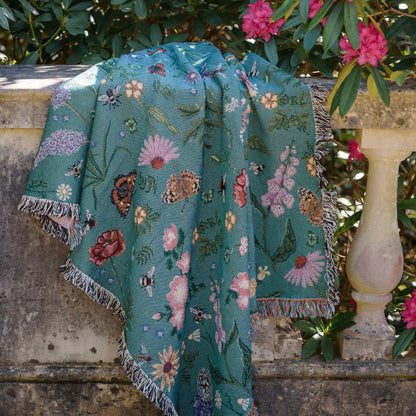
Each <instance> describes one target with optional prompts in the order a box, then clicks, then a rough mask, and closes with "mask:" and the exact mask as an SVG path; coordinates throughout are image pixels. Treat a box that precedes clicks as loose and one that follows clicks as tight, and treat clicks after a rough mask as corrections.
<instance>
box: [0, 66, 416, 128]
mask: <svg viewBox="0 0 416 416" xmlns="http://www.w3.org/2000/svg"><path fill="white" fill-rule="evenodd" d="M87 68H88V67H87V66H81V65H76V66H72V65H54V66H47V65H35V66H31V65H15V66H7V65H4V66H0V128H43V126H44V124H45V121H46V114H47V110H48V106H49V101H50V98H51V96H52V93H53V91H54V89H55V88H56V86H57V85H59V84H60V83H61V82H63V81H65V80H67V79H69V78H72V77H74V76H76V75H78V74H79V73H81V72H82V71H85V70H86V69H87ZM302 81H304V82H305V83H306V84H310V83H317V82H318V83H320V84H321V85H322V87H323V88H324V89H326V90H327V91H328V93H329V91H330V90H331V89H332V87H333V85H334V83H335V81H334V80H328V79H318V78H302ZM389 89H390V97H391V104H390V107H386V106H385V105H384V104H383V102H382V101H381V99H380V98H379V97H376V98H374V99H372V98H370V96H369V94H368V92H367V89H366V86H365V82H363V83H362V84H361V88H360V91H359V94H358V97H357V100H356V102H355V104H354V106H353V107H352V109H351V110H350V111H349V113H348V114H347V115H346V116H345V117H343V118H341V117H340V116H339V114H338V112H337V113H336V114H334V115H333V116H332V127H333V128H349V129H364V128H371V129H416V80H410V81H407V82H406V83H405V85H404V86H403V87H399V86H397V85H393V84H392V85H391V86H390V88H389Z"/></svg>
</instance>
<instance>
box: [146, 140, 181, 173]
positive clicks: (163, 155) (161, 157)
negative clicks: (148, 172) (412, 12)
mask: <svg viewBox="0 0 416 416" xmlns="http://www.w3.org/2000/svg"><path fill="white" fill-rule="evenodd" d="M173 144H174V143H173V142H170V141H169V140H168V139H165V138H164V137H159V135H157V134H156V135H155V137H154V138H153V137H152V136H149V139H148V140H145V141H144V148H143V147H142V148H141V151H140V156H139V163H138V165H139V166H144V165H150V166H151V167H152V168H153V169H156V170H159V169H162V168H163V166H164V165H165V163H169V162H170V161H171V160H174V159H176V158H178V157H179V156H180V155H179V153H175V152H176V151H177V150H178V148H177V147H173V148H172V146H173Z"/></svg>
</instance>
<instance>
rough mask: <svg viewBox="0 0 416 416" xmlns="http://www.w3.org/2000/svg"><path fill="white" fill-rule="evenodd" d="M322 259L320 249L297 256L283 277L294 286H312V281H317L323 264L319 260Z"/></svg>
mask: <svg viewBox="0 0 416 416" xmlns="http://www.w3.org/2000/svg"><path fill="white" fill-rule="evenodd" d="M324 259H325V257H324V256H321V252H320V251H315V253H308V254H307V255H306V256H298V257H296V259H295V267H294V268H293V269H291V270H289V271H288V272H287V273H286V275H285V276H284V277H283V279H285V280H287V281H288V282H289V283H292V284H294V285H295V286H299V284H301V285H302V287H303V288H306V286H313V284H314V283H318V277H319V274H320V273H321V272H322V270H323V267H324V264H325V263H324V262H323V261H321V260H324Z"/></svg>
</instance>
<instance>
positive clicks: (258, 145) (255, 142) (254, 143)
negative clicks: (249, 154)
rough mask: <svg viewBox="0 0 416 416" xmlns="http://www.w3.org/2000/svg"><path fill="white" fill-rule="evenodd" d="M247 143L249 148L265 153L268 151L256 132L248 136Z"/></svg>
mask: <svg viewBox="0 0 416 416" xmlns="http://www.w3.org/2000/svg"><path fill="white" fill-rule="evenodd" d="M248 145H249V146H250V149H252V150H258V151H259V152H262V153H266V154H269V153H270V152H269V149H268V148H267V146H266V144H265V143H264V141H263V139H262V138H261V136H259V135H258V134H255V135H254V136H251V137H249V139H248Z"/></svg>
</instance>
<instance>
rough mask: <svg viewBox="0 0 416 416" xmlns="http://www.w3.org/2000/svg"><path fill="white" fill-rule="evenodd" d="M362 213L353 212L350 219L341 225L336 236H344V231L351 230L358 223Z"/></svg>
mask: <svg viewBox="0 0 416 416" xmlns="http://www.w3.org/2000/svg"><path fill="white" fill-rule="evenodd" d="M362 212H363V211H362V210H361V211H357V212H354V214H352V215H351V217H348V218H347V219H346V220H345V221H344V224H342V226H341V227H340V228H339V229H338V230H337V232H336V235H341V234H344V233H345V232H346V231H348V230H349V229H350V228H352V227H353V226H354V225H355V224H356V223H357V222H358V221H360V218H361V213H362Z"/></svg>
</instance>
